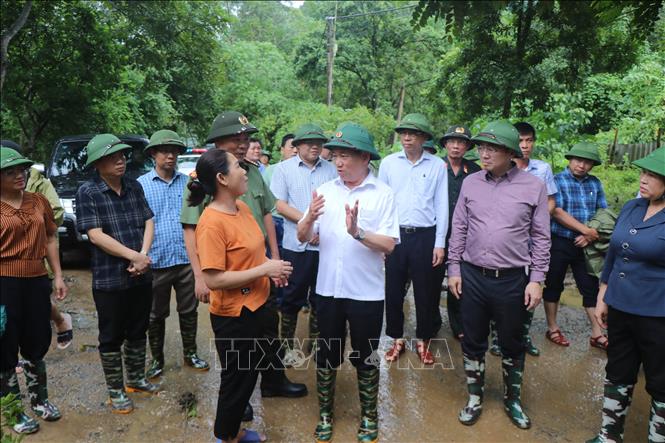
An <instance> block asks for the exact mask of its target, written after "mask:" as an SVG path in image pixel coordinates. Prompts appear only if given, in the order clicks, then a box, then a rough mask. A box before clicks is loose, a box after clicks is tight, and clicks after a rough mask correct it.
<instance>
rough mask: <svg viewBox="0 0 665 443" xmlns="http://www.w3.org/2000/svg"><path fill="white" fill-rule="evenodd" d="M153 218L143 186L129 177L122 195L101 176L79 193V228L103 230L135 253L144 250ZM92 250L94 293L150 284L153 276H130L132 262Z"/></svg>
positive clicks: (83, 185)
mask: <svg viewBox="0 0 665 443" xmlns="http://www.w3.org/2000/svg"><path fill="white" fill-rule="evenodd" d="M153 215H154V214H153V212H152V211H151V210H150V206H148V202H147V201H146V199H145V196H144V194H143V188H141V185H140V184H139V183H138V182H137V181H136V180H133V179H130V178H127V177H123V178H122V191H121V192H120V195H118V194H116V192H115V191H114V190H113V189H111V188H110V187H109V186H108V185H107V184H106V182H105V181H104V180H102V178H101V177H100V176H99V174H97V173H95V175H94V177H93V178H92V179H90V180H88V181H87V182H85V183H83V184H82V185H81V187H79V189H78V192H77V193H76V228H77V229H78V230H79V231H80V232H82V233H87V232H88V231H89V230H90V229H95V228H101V229H102V231H103V232H104V234H106V235H109V236H111V237H113V238H114V239H115V240H117V241H118V242H120V243H122V244H123V245H124V246H126V247H128V248H129V249H133V250H134V251H140V250H141V247H142V246H143V234H144V232H145V222H146V221H147V220H150V219H151V218H152V217H153ZM91 250H92V257H91V265H92V266H91V267H92V288H93V289H99V290H103V291H113V290H120V289H128V288H130V287H133V286H138V285H144V284H147V283H150V281H151V279H152V274H151V273H146V274H143V275H140V276H137V277H132V276H131V275H130V274H129V272H127V267H128V266H129V261H128V260H125V259H124V258H121V257H116V256H114V255H111V254H108V253H106V252H104V251H103V250H102V249H100V248H99V247H97V246H95V245H93V244H91Z"/></svg>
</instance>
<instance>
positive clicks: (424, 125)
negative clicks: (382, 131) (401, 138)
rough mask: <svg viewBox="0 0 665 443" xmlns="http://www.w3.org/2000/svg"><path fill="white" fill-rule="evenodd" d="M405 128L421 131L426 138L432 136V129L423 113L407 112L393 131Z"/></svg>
mask: <svg viewBox="0 0 665 443" xmlns="http://www.w3.org/2000/svg"><path fill="white" fill-rule="evenodd" d="M405 129H409V130H411V131H418V132H422V133H423V134H425V135H427V138H428V139H430V138H434V131H432V127H431V126H430V124H429V121H428V120H427V117H425V116H424V115H423V114H417V113H416V114H407V115H405V116H404V118H403V119H402V121H401V122H399V124H398V125H397V126H396V127H395V132H398V133H399V132H401V131H403V130H405Z"/></svg>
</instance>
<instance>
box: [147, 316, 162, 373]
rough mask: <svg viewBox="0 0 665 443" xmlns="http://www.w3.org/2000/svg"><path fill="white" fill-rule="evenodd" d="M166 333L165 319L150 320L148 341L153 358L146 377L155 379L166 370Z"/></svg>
mask: <svg viewBox="0 0 665 443" xmlns="http://www.w3.org/2000/svg"><path fill="white" fill-rule="evenodd" d="M165 335H166V321H165V320H150V324H149V325H148V343H149V344H150V355H151V356H152V359H151V360H150V363H149V364H148V370H147V371H146V373H145V376H146V378H148V379H153V378H157V377H159V376H161V375H162V373H163V372H164V337H165Z"/></svg>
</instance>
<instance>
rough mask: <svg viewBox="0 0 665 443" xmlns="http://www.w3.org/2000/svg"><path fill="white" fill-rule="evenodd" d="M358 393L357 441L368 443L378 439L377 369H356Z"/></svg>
mask: <svg viewBox="0 0 665 443" xmlns="http://www.w3.org/2000/svg"><path fill="white" fill-rule="evenodd" d="M357 372H358V394H359V396H360V427H359V428H358V442H360V443H370V442H376V441H378V439H379V414H378V412H377V401H378V396H379V370H378V369H376V368H375V369H362V370H361V369H358V371H357Z"/></svg>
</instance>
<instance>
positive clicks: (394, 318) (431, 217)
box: [379, 114, 448, 365]
mask: <svg viewBox="0 0 665 443" xmlns="http://www.w3.org/2000/svg"><path fill="white" fill-rule="evenodd" d="M395 131H396V132H397V133H398V134H399V139H400V142H401V144H402V147H403V148H404V149H403V150H402V151H400V152H396V153H394V154H390V155H389V156H387V157H386V158H385V159H383V161H382V162H381V166H380V168H379V179H380V180H382V181H383V182H385V183H386V184H388V186H390V187H391V188H392V190H393V192H394V193H395V201H396V202H397V211H398V214H399V225H400V237H401V240H402V241H401V243H400V244H399V245H398V246H396V247H395V251H394V252H393V253H392V254H391V255H390V256H389V257H388V258H387V259H386V334H387V335H389V336H390V337H392V338H393V339H394V340H395V341H394V342H393V345H392V347H391V348H390V349H389V350H388V352H386V356H385V358H386V360H387V361H395V360H397V359H398V358H399V356H400V355H401V354H402V353H403V352H404V350H405V347H406V344H405V342H404V338H403V337H404V310H403V305H404V297H405V296H406V282H407V281H408V279H409V278H411V281H412V282H413V298H414V301H415V305H416V337H417V339H418V343H417V347H416V349H417V352H418V356H419V357H420V361H421V362H422V363H424V364H426V365H431V364H433V363H434V356H433V355H432V353H431V352H430V350H429V342H430V339H431V338H432V337H434V336H435V335H436V333H437V329H438V326H439V325H438V324H437V321H436V320H437V318H438V317H439V315H437V314H438V310H439V299H440V297H441V282H442V281H443V276H444V273H445V268H444V267H443V258H444V255H445V249H444V248H445V242H446V233H447V231H448V176H447V173H448V171H447V168H446V165H445V163H444V162H443V160H441V159H440V158H439V157H436V156H433V155H432V154H430V153H429V152H426V151H424V150H423V144H424V143H425V142H426V141H427V140H430V139H432V138H433V134H432V129H431V128H430V125H429V122H428V121H427V118H426V117H425V116H424V115H422V114H409V115H407V116H405V117H404V119H402V121H401V122H400V124H398V125H397V127H396V128H395ZM429 251H431V253H428V252H429Z"/></svg>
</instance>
